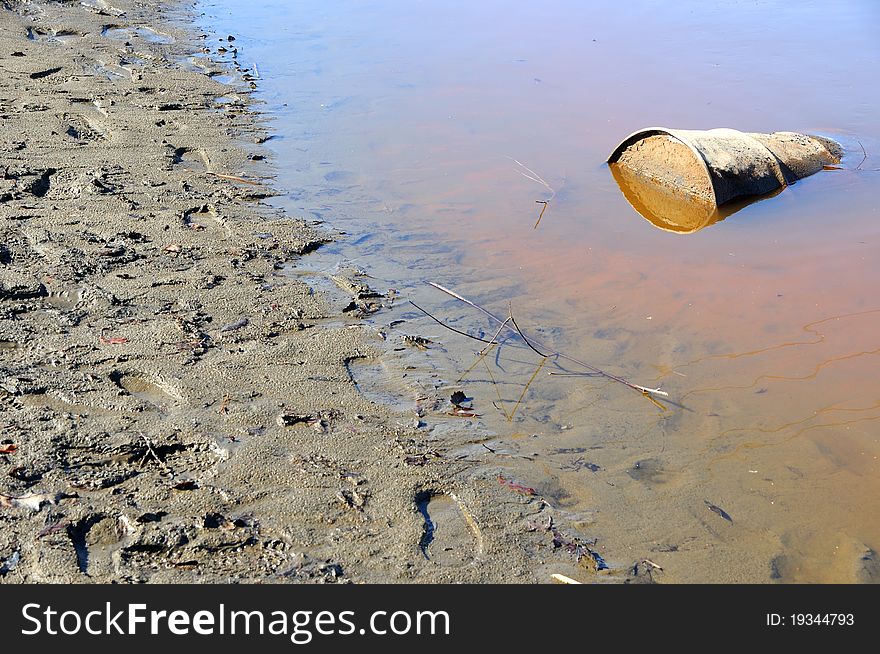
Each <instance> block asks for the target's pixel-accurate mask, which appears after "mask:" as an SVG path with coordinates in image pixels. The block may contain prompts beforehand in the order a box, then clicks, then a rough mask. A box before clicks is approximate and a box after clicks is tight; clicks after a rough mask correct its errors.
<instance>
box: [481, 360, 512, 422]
mask: <svg viewBox="0 0 880 654" xmlns="http://www.w3.org/2000/svg"><path fill="white" fill-rule="evenodd" d="M482 361H483V365H484V366H485V367H486V372H487V373H489V379H491V380H492V386H493V387H494V388H495V395H497V396H498V404H497V405H496V406H497V407H498V408H499V409H501V413H503V414H504V417H505V418H507V422H511V421H512V420H513V419H512V418H511V417H510V416H509V415H508V414H507V409H505V408H504V399H503V398H502V397H501V389H500V388H498V382H496V381H495V375H493V374H492V371H491V370H490V369H489V364H488V363H486V359H483V360H482ZM493 404H494V402H493Z"/></svg>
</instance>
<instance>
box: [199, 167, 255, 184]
mask: <svg viewBox="0 0 880 654" xmlns="http://www.w3.org/2000/svg"><path fill="white" fill-rule="evenodd" d="M208 175H213V176H214V177H219V178H220V179H228V180H230V181H233V182H241V183H242V184H250V185H251V186H262V185H263V182H255V181H254V180H252V179H245V178H244V177H238V176H236V175H224V174H223V173H215V172H211V171H210V170H209V171H208Z"/></svg>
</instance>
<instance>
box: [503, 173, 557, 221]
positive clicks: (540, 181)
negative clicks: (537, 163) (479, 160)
mask: <svg viewBox="0 0 880 654" xmlns="http://www.w3.org/2000/svg"><path fill="white" fill-rule="evenodd" d="M508 159H510V160H511V161H512V162H513V163H515V164H516V165H517V166H519V167H520V168H523V169H525V170H527V171H529V173H531V174H530V175H527V174H526V173H524V172H523V171H522V170H517V171H516V172H518V173H519V174H520V175H522V176H523V177H525V178H526V179H530V180H532V181H533V182H537V183H538V184H540V185H541V186H543V187H544V188H546V189H547V190H548V191H550V197H549V198H547V199H546V200H535V202H537V203H538V204H543V205H544V206H543V207H541V213H540V214H539V215H538V220H537V221H536V222H535V226H534V227H532V229H538V225H540V224H541V218H543V217H544V212H545V211H547V205H548V204H550V200H552V199H553V198H555V197H556V189H554V188H553V187H552V186H550V184H548V183H547V180H545V179H544V178H543V177H541V176H540V175H539V174H538V173H536V172H535V171H534V170H532V169H531V168H529V167H528V166H526V165H525V164H524V163H522V162H521V161H517V160H516V159H514V158H513V157H508Z"/></svg>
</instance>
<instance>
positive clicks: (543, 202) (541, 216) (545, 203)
mask: <svg viewBox="0 0 880 654" xmlns="http://www.w3.org/2000/svg"><path fill="white" fill-rule="evenodd" d="M535 202H536V203H537V204H543V205H544V206H543V207H541V213H540V214H538V222H536V223H535V226H534V227H532V229H538V225H540V224H541V218H543V217H544V212H545V211H547V205H548V204H550V202H549V201H547V200H535Z"/></svg>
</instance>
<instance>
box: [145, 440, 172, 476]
mask: <svg viewBox="0 0 880 654" xmlns="http://www.w3.org/2000/svg"><path fill="white" fill-rule="evenodd" d="M141 438H143V439H144V443H146V444H147V451H148V452H149V454H152V455H153V458H154V459H156V463H158V464H159V466H160V467H161V468H162V469H163V470H164V471H165V473H166V474H167V475H168V476H170V477H173V476H174V472H172V470H171V468H169V467H168V464H166V463H165V462H164V461H163V460H162V459H160V458H159V455H158V454H156V450H154V449H153V444H152V443H151V442H150V439H149V438H147V435H146V434H144V433H143V432H141Z"/></svg>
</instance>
